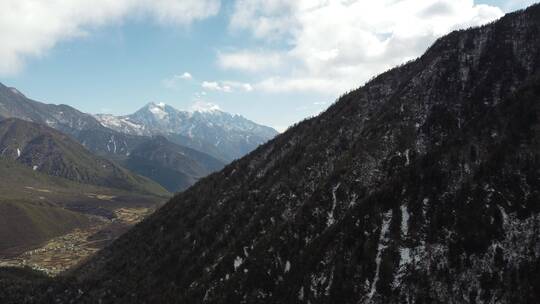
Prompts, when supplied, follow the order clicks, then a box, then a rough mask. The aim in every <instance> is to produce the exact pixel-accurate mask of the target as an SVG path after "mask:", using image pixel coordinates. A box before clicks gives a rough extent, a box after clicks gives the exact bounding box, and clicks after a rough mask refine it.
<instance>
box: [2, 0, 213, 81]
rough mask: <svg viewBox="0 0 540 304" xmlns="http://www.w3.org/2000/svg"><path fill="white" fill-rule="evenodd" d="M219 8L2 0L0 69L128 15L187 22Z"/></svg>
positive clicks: (189, 2) (206, 1)
mask: <svg viewBox="0 0 540 304" xmlns="http://www.w3.org/2000/svg"><path fill="white" fill-rule="evenodd" d="M219 9H220V0H114V1H110V0H56V1H43V0H1V1H0V37H2V43H1V44H0V73H1V74H10V73H16V72H17V71H19V70H20V69H21V68H22V67H23V66H24V62H25V60H26V59H27V58H28V57H36V56H41V55H43V54H44V53H45V52H46V51H47V50H49V49H50V48H52V47H54V46H55V45H56V44H57V43H58V42H59V41H62V40H66V39H71V38H74V37H80V36H84V35H87V34H88V32H89V31H91V30H92V29H93V28H95V27H99V26H103V25H106V24H109V23H115V22H122V21H123V20H124V19H125V18H126V17H128V16H131V15H138V16H148V17H150V18H152V19H154V20H155V21H157V22H159V23H167V24H169V23H170V24H176V25H187V24H190V23H191V22H193V21H195V20H200V19H204V18H207V17H210V16H213V15H215V14H217V13H218V11H219Z"/></svg>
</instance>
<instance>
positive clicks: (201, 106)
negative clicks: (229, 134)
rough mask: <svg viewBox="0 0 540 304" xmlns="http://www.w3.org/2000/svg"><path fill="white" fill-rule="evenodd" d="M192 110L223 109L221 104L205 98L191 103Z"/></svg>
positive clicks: (211, 110)
mask: <svg viewBox="0 0 540 304" xmlns="http://www.w3.org/2000/svg"><path fill="white" fill-rule="evenodd" d="M191 111H194V112H213V111H221V108H220V106H219V105H217V104H215V103H211V102H206V101H203V100H198V101H196V102H195V103H194V104H193V105H191Z"/></svg>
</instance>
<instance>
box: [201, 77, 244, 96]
mask: <svg viewBox="0 0 540 304" xmlns="http://www.w3.org/2000/svg"><path fill="white" fill-rule="evenodd" d="M201 87H202V88H203V89H205V90H209V91H219V92H225V93H231V92H233V91H238V90H239V91H244V92H251V91H253V86H252V85H251V84H249V83H244V82H237V81H228V80H225V81H220V82H217V81H203V82H202V83H201Z"/></svg>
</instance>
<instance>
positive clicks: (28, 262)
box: [0, 208, 153, 276]
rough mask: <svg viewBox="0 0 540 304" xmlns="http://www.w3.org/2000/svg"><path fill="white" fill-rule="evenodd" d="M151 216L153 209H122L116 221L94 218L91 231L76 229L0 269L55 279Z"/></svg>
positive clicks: (6, 262)
mask: <svg viewBox="0 0 540 304" xmlns="http://www.w3.org/2000/svg"><path fill="white" fill-rule="evenodd" d="M152 212H153V209H151V208H120V209H117V210H115V211H114V213H115V215H116V218H115V219H114V220H109V219H106V218H104V217H98V216H93V217H92V224H91V225H90V226H89V227H87V228H77V229H74V230H72V231H71V232H69V233H67V234H64V235H62V236H59V237H56V238H53V239H51V240H49V241H47V242H46V243H45V244H43V245H42V246H40V247H38V248H35V249H32V250H28V251H26V252H24V253H22V254H20V255H17V256H15V257H10V258H4V259H0V267H30V268H32V269H35V270H39V271H42V272H44V273H46V274H48V275H50V276H56V275H58V274H59V273H61V272H64V271H66V270H68V269H70V268H71V267H73V266H75V265H77V264H79V263H80V262H81V261H83V260H85V259H87V258H88V257H90V256H91V255H93V254H94V253H95V252H96V251H98V250H99V249H101V248H103V247H105V246H106V245H107V244H109V243H110V242H112V241H113V240H114V239H116V238H117V237H119V236H120V235H121V234H123V233H124V232H126V231H127V230H128V229H129V227H131V226H133V225H135V224H137V223H138V222H140V221H141V220H143V219H144V218H145V217H146V216H148V215H150V214H151V213H152Z"/></svg>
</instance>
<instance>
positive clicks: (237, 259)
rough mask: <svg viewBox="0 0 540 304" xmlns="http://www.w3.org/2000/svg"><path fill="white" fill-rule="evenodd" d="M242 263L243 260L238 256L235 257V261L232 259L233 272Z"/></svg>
mask: <svg viewBox="0 0 540 304" xmlns="http://www.w3.org/2000/svg"><path fill="white" fill-rule="evenodd" d="M243 263H244V259H243V258H242V257H240V256H237V257H236V259H234V270H235V271H236V270H237V269H238V267H240V266H242V264H243Z"/></svg>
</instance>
